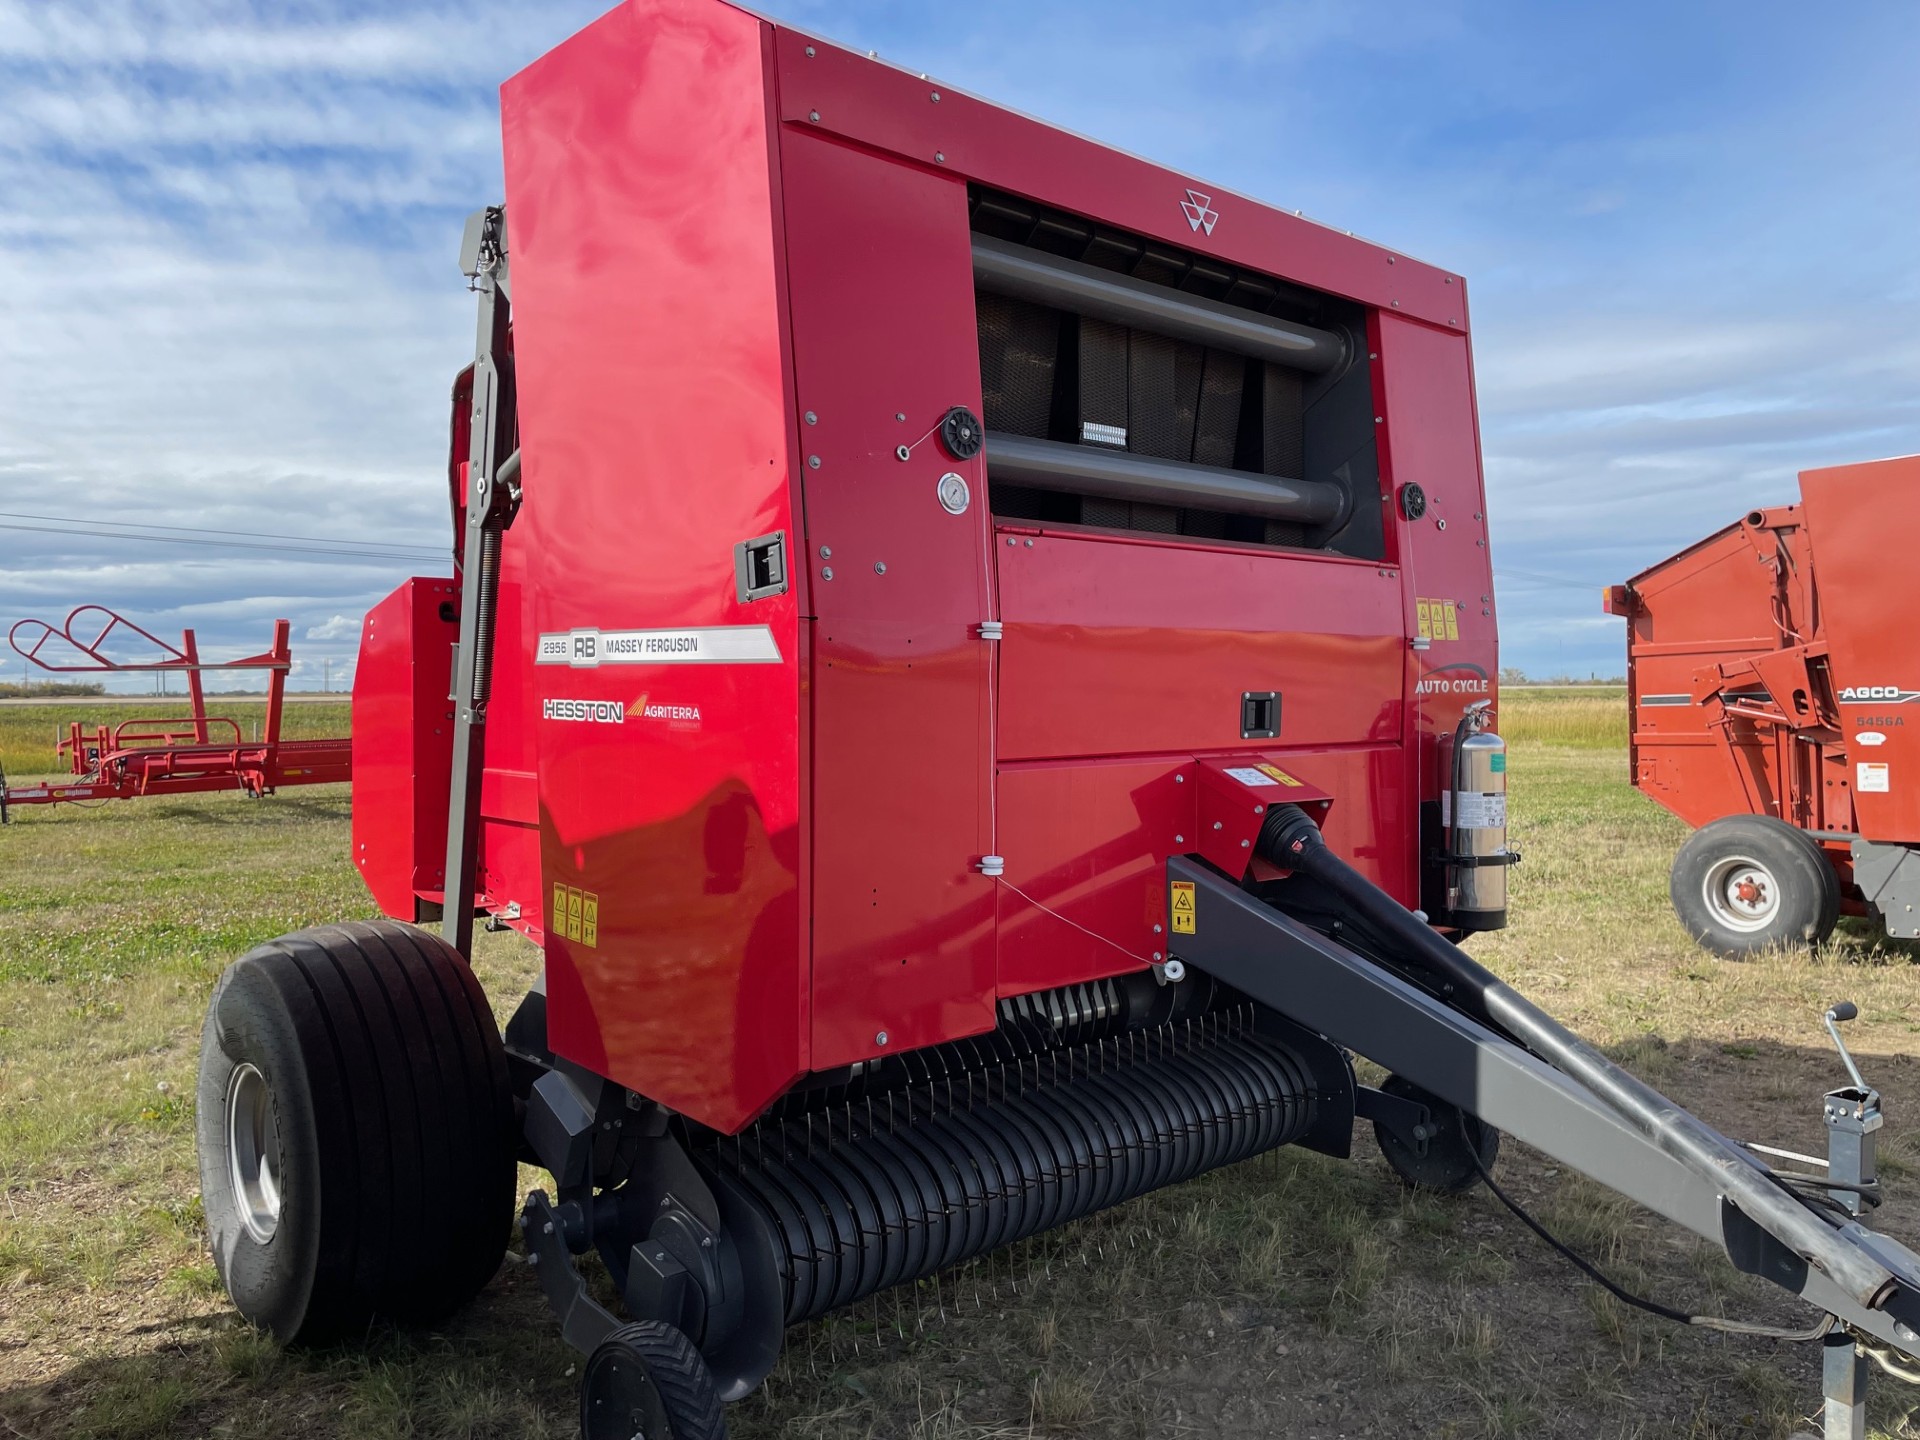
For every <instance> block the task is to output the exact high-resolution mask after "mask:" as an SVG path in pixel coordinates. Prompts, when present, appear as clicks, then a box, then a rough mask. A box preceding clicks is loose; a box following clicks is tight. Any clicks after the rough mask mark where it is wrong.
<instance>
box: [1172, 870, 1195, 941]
mask: <svg viewBox="0 0 1920 1440" xmlns="http://www.w3.org/2000/svg"><path fill="white" fill-rule="evenodd" d="M1173 933H1174V934H1176V935H1191V934H1193V933H1194V930H1193V882H1192V881H1191V880H1176V881H1174V882H1173Z"/></svg>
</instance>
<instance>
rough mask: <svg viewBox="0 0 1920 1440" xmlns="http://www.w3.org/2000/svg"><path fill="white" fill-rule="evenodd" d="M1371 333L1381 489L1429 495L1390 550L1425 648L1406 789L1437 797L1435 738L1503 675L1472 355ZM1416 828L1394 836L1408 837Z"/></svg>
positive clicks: (1429, 338) (1410, 326) (1452, 346)
mask: <svg viewBox="0 0 1920 1440" xmlns="http://www.w3.org/2000/svg"><path fill="white" fill-rule="evenodd" d="M1462 303H1463V305H1464V299H1463V302H1462ZM1369 328H1370V340H1371V347H1372V351H1373V353H1374V354H1375V355H1377V356H1378V357H1379V358H1378V361H1377V364H1378V379H1379V384H1378V389H1377V392H1376V393H1378V394H1379V395H1380V396H1381V406H1382V409H1381V415H1382V421H1383V423H1382V427H1381V429H1382V434H1381V449H1382V460H1381V468H1382V470H1383V472H1384V473H1385V476H1386V481H1387V483H1386V486H1385V493H1386V495H1387V496H1388V497H1389V498H1391V497H1392V496H1394V495H1396V494H1397V493H1398V491H1399V490H1400V488H1401V487H1403V486H1406V485H1408V484H1417V485H1419V486H1420V488H1421V489H1422V490H1423V491H1424V492H1425V494H1426V502H1427V507H1426V512H1425V513H1424V514H1423V515H1422V516H1420V518H1419V519H1409V518H1407V516H1406V515H1405V513H1404V512H1403V509H1402V507H1401V506H1399V505H1397V504H1396V505H1393V507H1392V511H1393V517H1394V519H1393V523H1392V525H1390V526H1389V535H1390V544H1391V547H1392V548H1391V549H1390V550H1389V554H1390V555H1394V556H1396V557H1398V559H1399V561H1400V571H1399V575H1400V581H1401V592H1402V604H1403V605H1404V606H1405V611H1404V620H1403V628H1402V632H1401V633H1403V634H1405V635H1408V636H1412V637H1415V639H1416V640H1418V639H1422V638H1424V640H1425V642H1426V646H1425V648H1424V649H1422V648H1413V649H1410V650H1409V651H1408V652H1407V654H1408V657H1409V659H1408V662H1407V664H1408V669H1409V672H1410V673H1409V675H1408V683H1407V687H1406V688H1407V690H1408V692H1410V695H1411V698H1412V700H1413V705H1412V707H1411V710H1410V712H1409V714H1408V724H1409V727H1410V731H1411V733H1410V736H1409V738H1410V740H1411V741H1413V743H1410V744H1409V745H1408V746H1407V752H1406V754H1407V760H1408V764H1409V766H1410V768H1411V771H1412V773H1411V774H1410V775H1409V776H1408V784H1409V786H1410V788H1411V789H1412V791H1413V793H1414V794H1416V795H1418V796H1419V797H1420V798H1421V799H1423V800H1428V801H1433V800H1437V799H1438V798H1439V795H1440V791H1441V789H1442V788H1444V785H1445V783H1446V782H1445V779H1444V777H1442V776H1441V775H1440V773H1439V769H1440V766H1439V753H1438V746H1437V740H1438V738H1439V737H1440V736H1442V735H1450V734H1452V733H1453V729H1454V727H1455V726H1456V725H1457V724H1458V723H1459V721H1460V716H1461V713H1462V712H1463V711H1464V710H1465V709H1466V707H1467V706H1468V705H1471V704H1473V703H1474V702H1476V701H1479V700H1488V699H1493V698H1495V682H1496V680H1497V679H1498V677H1499V673H1500V650H1499V638H1498V635H1497V632H1496V617H1495V611H1494V603H1493V562H1492V558H1491V555H1490V552H1489V548H1488V546H1489V541H1488V534H1487V520H1486V514H1487V502H1486V489H1485V484H1484V482H1483V480H1482V477H1481V471H1480V435H1479V428H1478V421H1477V419H1476V416H1475V412H1474V395H1473V365H1472V357H1471V354H1470V352H1469V349H1468V345H1467V340H1466V337H1465V336H1464V335H1458V334H1454V333H1452V332H1451V331H1449V330H1446V329H1436V328H1435V327H1433V326H1431V325H1423V324H1420V323H1419V322H1417V321H1413V320H1408V319H1405V318H1404V317H1402V316H1400V315H1398V314H1392V313H1383V314H1379V315H1377V316H1376V317H1375V318H1374V321H1373V323H1372V325H1371V326H1370V327H1369ZM1336 813H1337V807H1336ZM1408 823H1410V822H1402V828H1401V829H1399V830H1398V831H1397V832H1395V831H1389V832H1388V833H1402V834H1404V833H1406V832H1405V828H1404V826H1405V825H1406V824H1408ZM1385 888H1387V889H1388V890H1389V891H1390V892H1391V893H1393V894H1394V895H1395V896H1396V897H1398V896H1399V895H1400V893H1401V892H1399V891H1398V890H1394V889H1393V888H1392V887H1391V886H1387V887H1385ZM1408 903H1413V902H1411V901H1409V902H1408Z"/></svg>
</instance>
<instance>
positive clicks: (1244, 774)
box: [1227, 765, 1300, 785]
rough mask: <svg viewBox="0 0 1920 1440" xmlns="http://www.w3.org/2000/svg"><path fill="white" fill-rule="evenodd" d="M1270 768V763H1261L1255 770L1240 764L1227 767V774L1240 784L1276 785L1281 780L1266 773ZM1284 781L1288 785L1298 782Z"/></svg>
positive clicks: (1297, 782)
mask: <svg viewBox="0 0 1920 1440" xmlns="http://www.w3.org/2000/svg"><path fill="white" fill-rule="evenodd" d="M1272 768H1273V767H1272V766H1270V765H1262V766H1261V767H1260V768H1259V769H1258V770H1256V769H1254V768H1253V767H1252V766H1251V765H1241V766H1234V767H1231V768H1229V769H1228V771H1227V774H1229V775H1231V776H1232V777H1233V778H1234V779H1236V780H1238V781H1239V782H1240V783H1241V784H1242V785H1278V784H1280V783H1281V782H1280V781H1279V780H1278V779H1276V778H1275V777H1274V776H1273V775H1271V774H1269V773H1268V772H1269V771H1270V770H1272ZM1286 783H1287V784H1289V785H1297V784H1299V783H1300V782H1299V781H1297V780H1289V781H1287V782H1286Z"/></svg>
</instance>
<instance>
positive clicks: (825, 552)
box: [820, 545, 833, 560]
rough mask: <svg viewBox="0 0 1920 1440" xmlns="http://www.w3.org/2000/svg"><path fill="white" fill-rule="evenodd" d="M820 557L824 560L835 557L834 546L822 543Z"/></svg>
mask: <svg viewBox="0 0 1920 1440" xmlns="http://www.w3.org/2000/svg"><path fill="white" fill-rule="evenodd" d="M820 558H821V559H822V560H831V559H832V558H833V547H832V546H831V545H822V546H821V547H820Z"/></svg>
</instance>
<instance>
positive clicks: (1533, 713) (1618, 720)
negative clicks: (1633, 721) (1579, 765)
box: [1498, 685, 1628, 751]
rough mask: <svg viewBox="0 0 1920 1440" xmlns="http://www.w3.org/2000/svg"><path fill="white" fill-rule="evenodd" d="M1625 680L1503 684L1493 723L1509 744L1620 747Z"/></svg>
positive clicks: (1624, 738) (1623, 730) (1624, 732)
mask: <svg viewBox="0 0 1920 1440" xmlns="http://www.w3.org/2000/svg"><path fill="white" fill-rule="evenodd" d="M1627 718H1628V717H1627V691H1626V687H1625V686H1624V685H1602V686H1592V685H1582V686H1578V687H1573V686H1568V687H1565V688H1547V687H1544V686H1543V687H1541V688H1539V689H1532V688H1529V689H1525V690H1506V691H1503V692H1502V694H1501V704H1500V714H1499V717H1498V719H1499V725H1498V729H1499V731H1500V733H1501V734H1502V735H1503V736H1505V737H1506V740H1507V743H1508V744H1509V745H1519V746H1526V747H1533V746H1556V747H1558V746H1572V747H1575V748H1578V749H1581V750H1620V751H1624V750H1625V749H1626V745H1627Z"/></svg>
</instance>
